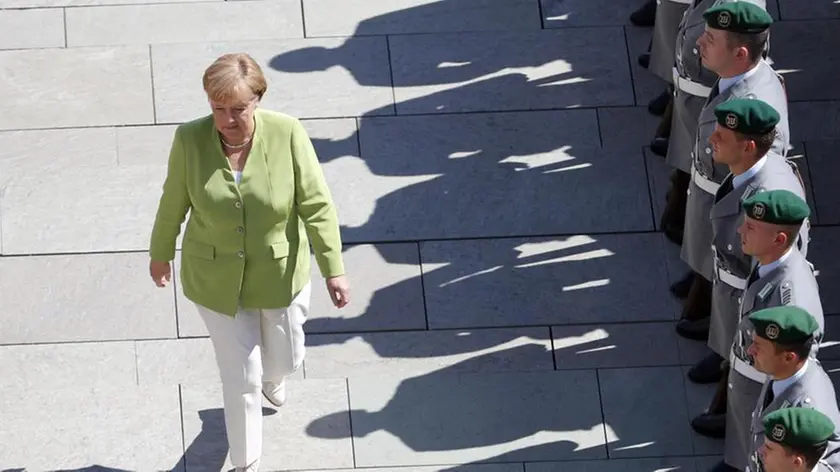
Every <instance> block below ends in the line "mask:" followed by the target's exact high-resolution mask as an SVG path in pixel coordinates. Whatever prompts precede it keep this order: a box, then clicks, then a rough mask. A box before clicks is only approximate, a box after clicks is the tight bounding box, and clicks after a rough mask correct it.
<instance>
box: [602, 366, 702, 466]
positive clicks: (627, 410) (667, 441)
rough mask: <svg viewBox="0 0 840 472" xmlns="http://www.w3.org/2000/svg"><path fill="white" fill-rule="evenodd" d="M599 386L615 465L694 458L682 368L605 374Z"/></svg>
mask: <svg viewBox="0 0 840 472" xmlns="http://www.w3.org/2000/svg"><path fill="white" fill-rule="evenodd" d="M598 380H599V385H600V389H601V398H602V403H603V410H604V421H605V422H606V424H607V441H608V447H609V451H610V452H609V455H610V458H611V459H616V458H628V457H668V456H688V455H691V454H692V453H693V450H692V447H691V427H690V425H689V423H688V411H687V410H686V402H685V387H684V385H683V380H682V370H681V369H680V368H679V367H651V368H631V369H600V370H598ZM652 385H656V388H655V389H651V388H650V387H651V386H652ZM665 411H667V412H668V414H666V415H663V414H662V412H665ZM651 418H656V421H651Z"/></svg>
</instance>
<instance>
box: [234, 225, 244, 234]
mask: <svg viewBox="0 0 840 472" xmlns="http://www.w3.org/2000/svg"><path fill="white" fill-rule="evenodd" d="M236 232H237V233H243V232H245V228H243V227H241V226H240V227H238V228H236Z"/></svg>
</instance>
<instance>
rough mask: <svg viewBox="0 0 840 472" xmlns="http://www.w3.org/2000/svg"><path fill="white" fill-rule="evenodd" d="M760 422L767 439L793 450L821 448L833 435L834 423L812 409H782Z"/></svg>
mask: <svg viewBox="0 0 840 472" xmlns="http://www.w3.org/2000/svg"><path fill="white" fill-rule="evenodd" d="M762 422H763V423H764V435H765V436H767V439H769V440H771V441H773V442H776V443H779V444H783V445H785V446H790V447H793V448H794V449H796V448H811V447H817V446H821V445H823V444H825V443H826V441H828V439H829V438H831V436H832V435H833V434H834V423H832V422H831V420H830V419H829V418H828V417H827V416H825V415H824V414H822V413H820V412H819V411H817V410H815V409H813V408H800V407H795V408H782V409H779V410H776V411H773V412H772V413H768V414H767V416H766V417H764V419H763V420H762Z"/></svg>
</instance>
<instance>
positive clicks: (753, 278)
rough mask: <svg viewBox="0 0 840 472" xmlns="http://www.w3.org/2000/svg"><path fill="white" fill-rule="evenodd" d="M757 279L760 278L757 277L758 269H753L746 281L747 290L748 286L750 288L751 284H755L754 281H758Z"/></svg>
mask: <svg viewBox="0 0 840 472" xmlns="http://www.w3.org/2000/svg"><path fill="white" fill-rule="evenodd" d="M759 277H760V276H759V275H758V267H756V268H755V269H753V271H752V272H750V278H749V280H748V281H747V288H749V286H750V285H752V284H753V283H755V281H756V280H758V279H759Z"/></svg>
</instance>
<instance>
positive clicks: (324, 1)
mask: <svg viewBox="0 0 840 472" xmlns="http://www.w3.org/2000/svg"><path fill="white" fill-rule="evenodd" d="M303 11H304V18H305V20H306V36H307V37H309V38H311V37H318V36H365V35H386V34H411V33H443V32H453V31H483V30H538V29H540V11H539V6H538V5H537V4H535V3H534V2H533V1H531V0H467V1H459V2H451V1H437V0H396V1H395V0H374V1H370V0H303Z"/></svg>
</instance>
